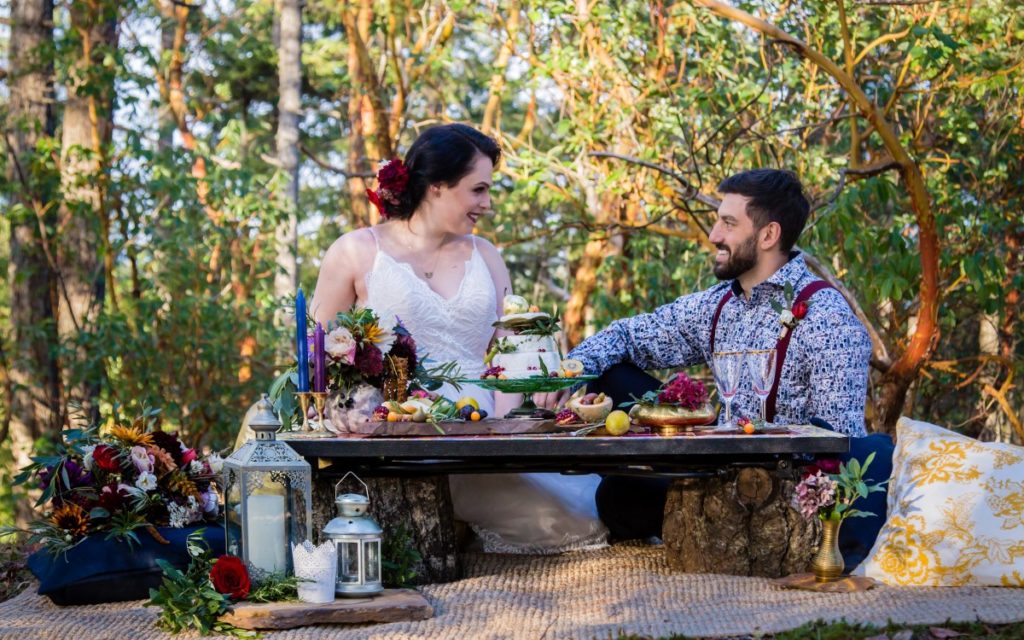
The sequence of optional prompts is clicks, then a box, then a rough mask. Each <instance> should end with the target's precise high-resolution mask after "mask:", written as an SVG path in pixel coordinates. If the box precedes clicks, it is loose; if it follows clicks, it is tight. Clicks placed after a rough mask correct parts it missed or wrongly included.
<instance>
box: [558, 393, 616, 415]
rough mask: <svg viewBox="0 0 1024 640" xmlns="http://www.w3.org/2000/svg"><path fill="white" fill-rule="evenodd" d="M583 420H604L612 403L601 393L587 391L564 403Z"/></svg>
mask: <svg viewBox="0 0 1024 640" xmlns="http://www.w3.org/2000/svg"><path fill="white" fill-rule="evenodd" d="M566 406H567V407H569V408H570V409H572V410H573V412H574V413H575V414H576V415H578V416H579V417H580V418H581V419H582V420H583V421H584V422H604V419H605V418H607V417H608V414H609V413H611V412H612V407H613V406H614V403H613V402H612V399H611V397H610V396H606V395H605V394H603V393H588V394H585V395H583V396H580V397H579V398H573V399H571V400H569V402H567V403H566Z"/></svg>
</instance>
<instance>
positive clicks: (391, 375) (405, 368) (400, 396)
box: [381, 358, 409, 402]
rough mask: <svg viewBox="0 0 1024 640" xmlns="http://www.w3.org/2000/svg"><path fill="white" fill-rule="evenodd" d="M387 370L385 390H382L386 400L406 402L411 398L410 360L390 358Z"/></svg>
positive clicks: (386, 366)
mask: <svg viewBox="0 0 1024 640" xmlns="http://www.w3.org/2000/svg"><path fill="white" fill-rule="evenodd" d="M385 369H386V373H385V376H384V388H383V389H381V392H382V393H383V394H384V399H385V400H394V401H396V402H405V401H406V400H407V399H408V398H409V360H408V358H388V359H387V360H386V361H385Z"/></svg>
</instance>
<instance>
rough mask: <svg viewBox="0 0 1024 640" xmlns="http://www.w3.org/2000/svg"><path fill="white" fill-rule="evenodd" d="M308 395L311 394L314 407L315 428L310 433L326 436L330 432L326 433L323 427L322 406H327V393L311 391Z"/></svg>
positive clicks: (328, 435) (321, 436)
mask: <svg viewBox="0 0 1024 640" xmlns="http://www.w3.org/2000/svg"><path fill="white" fill-rule="evenodd" d="M309 395H311V396H313V408H314V409H316V429H315V430H314V432H313V434H312V435H314V436H316V437H319V438H328V437H330V435H331V434H329V433H327V429H326V428H325V427H324V408H325V407H326V406H327V395H328V394H327V392H326V391H313V392H310V394H309Z"/></svg>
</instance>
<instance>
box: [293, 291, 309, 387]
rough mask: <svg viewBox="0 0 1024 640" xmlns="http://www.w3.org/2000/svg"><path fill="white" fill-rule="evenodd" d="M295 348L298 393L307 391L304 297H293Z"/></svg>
mask: <svg viewBox="0 0 1024 640" xmlns="http://www.w3.org/2000/svg"><path fill="white" fill-rule="evenodd" d="M295 348H296V351H297V355H298V360H299V365H298V367H299V391H309V342H308V341H307V340H306V296H305V295H304V294H303V293H302V287H299V293H298V295H296V296H295Z"/></svg>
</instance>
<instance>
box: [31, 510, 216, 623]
mask: <svg viewBox="0 0 1024 640" xmlns="http://www.w3.org/2000/svg"><path fill="white" fill-rule="evenodd" d="M203 527H205V528H206V531H205V532H204V533H203V538H204V539H205V540H206V543H207V544H209V545H210V549H211V550H212V552H213V554H214V556H215V557H216V556H219V555H222V554H223V553H224V527H221V526H217V525H209V524H207V525H201V526H191V527H184V528H181V529H173V528H171V527H159V528H158V529H157V531H159V533H160V535H161V536H163V537H164V538H165V539H166V540H167V541H168V543H169V544H161V543H159V542H157V541H156V540H155V539H154V538H153V536H151V535H149V533H147V532H146V531H142V530H140V531H137V532H136V534H137V535H138V537H139V541H140V543H141V544H138V545H132V546H130V547H129V546H128V543H127V542H123V541H119V540H105V539H104V536H103V535H91V536H88V537H87V538H86V539H85V540H83V541H82V542H80V543H79V544H78V545H76V546H75V547H74V548H72V549H71V550H69V551H68V552H67V553H62V554H59V555H56V556H54V555H52V554H50V553H49V552H48V551H46V550H45V549H44V550H40V551H37V552H35V553H33V554H32V555H31V556H29V558H28V568H29V570H30V571H32V574H33V575H35V577H36V578H38V579H39V594H40V595H44V596H47V597H48V598H50V600H52V601H53V603H54V604H57V605H60V606H65V605H77V604H97V603H100V602H120V601H122V600H141V599H143V598H148V597H149V589H150V588H151V587H152V588H156V587H158V586H160V582H161V580H162V577H163V572H162V571H161V570H160V567H158V566H157V564H156V561H157V559H163V560H166V561H168V562H170V563H171V564H172V565H174V566H175V567H177V568H179V569H182V570H184V569H186V568H187V567H188V563H189V555H188V550H187V548H186V540H187V538H188V536H189V535H190V534H191V533H193V532H194V531H196V530H197V529H201V528H203Z"/></svg>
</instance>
